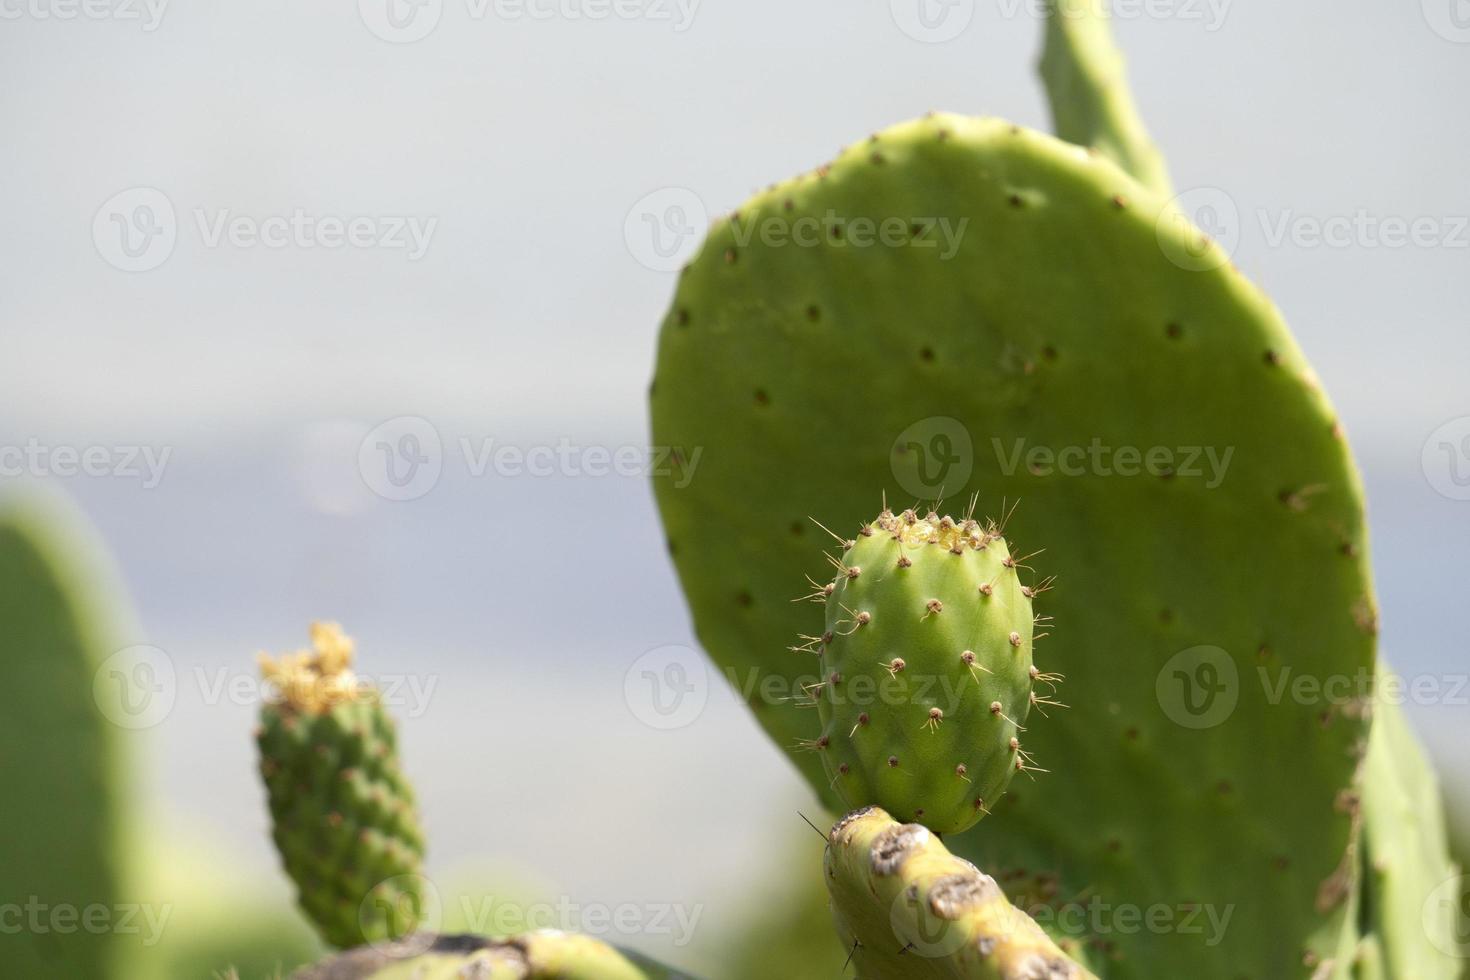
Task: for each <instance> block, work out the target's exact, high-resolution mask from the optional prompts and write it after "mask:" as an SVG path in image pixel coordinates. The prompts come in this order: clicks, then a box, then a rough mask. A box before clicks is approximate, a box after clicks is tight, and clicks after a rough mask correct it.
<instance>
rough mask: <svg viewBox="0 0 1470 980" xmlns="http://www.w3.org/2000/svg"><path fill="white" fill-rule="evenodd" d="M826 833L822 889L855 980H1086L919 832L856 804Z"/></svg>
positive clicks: (966, 866)
mask: <svg viewBox="0 0 1470 980" xmlns="http://www.w3.org/2000/svg"><path fill="white" fill-rule="evenodd" d="M827 836H828V842H829V843H828V845H827V849H826V855H825V859H824V862H823V863H824V866H825V869H826V880H827V890H828V892H829V893H830V894H831V896H832V913H833V917H834V919H835V920H836V923H837V932H838V934H839V935H840V936H841V937H842V938H843V941H844V942H846V943H847V944H848V946H849V947H850V948H851V950H852V962H853V964H854V965H855V966H856V968H857V977H858V980H921V978H925V977H933V978H936V980H938V978H953V980H1089V978H1090V980H1096V978H1095V977H1094V976H1093V974H1092V973H1090V972H1089V971H1088V970H1087V969H1086V968H1085V967H1083V966H1082V965H1081V964H1080V963H1078V962H1077V961H1076V960H1074V959H1073V958H1072V957H1071V956H1069V955H1068V953H1067V952H1065V951H1064V950H1063V949H1062V947H1060V946H1059V945H1058V944H1057V943H1055V942H1054V941H1053V940H1052V939H1051V937H1050V936H1048V935H1047V934H1046V932H1045V931H1044V930H1043V929H1042V928H1041V927H1040V926H1039V925H1037V924H1036V923H1035V922H1034V921H1033V920H1032V919H1031V918H1030V916H1028V915H1027V914H1026V913H1025V912H1024V911H1022V910H1021V909H1018V908H1016V907H1015V906H1014V905H1012V904H1011V903H1010V902H1009V901H1007V900H1006V897H1005V895H1004V894H1003V893H1002V892H1001V890H1000V886H999V885H997V884H996V883H995V880H994V879H993V878H991V877H990V876H988V875H985V874H982V873H981V872H980V871H979V870H977V869H976V868H975V866H974V865H973V864H971V863H970V862H968V861H965V860H963V859H961V858H958V857H955V856H954V855H952V854H950V853H949V851H948V850H946V849H945V846H944V845H943V844H942V843H941V842H940V841H939V838H938V837H937V836H936V835H935V834H933V833H931V832H930V830H929V829H928V828H927V827H924V826H923V825H921V824H916V823H909V824H903V823H898V822H897V821H895V820H894V819H893V818H892V817H891V816H889V815H888V814H887V813H885V812H884V811H883V810H882V809H880V808H878V807H865V808H863V809H861V810H856V811H854V812H852V813H849V814H848V815H847V816H845V817H843V818H842V819H841V820H839V821H838V822H837V823H836V824H835V825H834V826H833V827H832V830H831V832H830V833H829V834H828V835H827Z"/></svg>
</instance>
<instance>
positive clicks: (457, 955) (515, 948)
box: [293, 930, 691, 980]
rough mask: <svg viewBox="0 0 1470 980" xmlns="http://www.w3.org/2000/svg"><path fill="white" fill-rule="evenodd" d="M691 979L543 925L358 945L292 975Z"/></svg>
mask: <svg viewBox="0 0 1470 980" xmlns="http://www.w3.org/2000/svg"><path fill="white" fill-rule="evenodd" d="M471 977H473V978H475V980H691V978H688V977H686V976H685V975H684V974H682V973H679V972H678V971H676V970H671V969H669V968H668V967H665V966H661V965H659V964H657V963H654V962H653V961H652V960H649V959H646V958H645V957H642V956H638V955H636V954H634V953H629V952H626V951H623V950H619V949H617V948H615V947H613V946H609V945H608V944H607V943H604V942H602V941H601V940H598V939H593V938H591V937H590V936H582V935H577V934H574V933H565V932H558V931H555V930H541V931H538V932H530V933H526V934H525V935H523V936H517V937H515V938H512V939H506V940H493V939H486V938H483V937H480V936H430V935H425V934H419V935H415V936H411V937H409V938H408V939H406V940H404V941H403V942H401V943H382V944H379V945H376V946H373V947H366V948H363V949H355V950H352V951H350V952H347V953H342V954H340V955H338V956H335V957H332V958H331V959H328V960H325V961H323V962H322V963H319V964H317V965H316V966H311V967H306V968H304V969H302V970H298V971H297V972H296V973H295V974H294V975H293V980H466V978H471Z"/></svg>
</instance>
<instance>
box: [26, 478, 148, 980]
mask: <svg viewBox="0 0 1470 980" xmlns="http://www.w3.org/2000/svg"><path fill="white" fill-rule="evenodd" d="M89 538H90V535H87V534H86V533H85V532H84V531H83V530H82V523H81V521H80V520H79V519H77V518H75V517H73V516H72V515H71V514H70V513H67V509H65V508H63V505H61V504H60V503H55V504H53V503H51V502H50V501H45V502H43V501H41V500H26V501H15V502H8V503H7V504H6V506H5V509H4V512H3V513H0V689H3V690H4V691H5V707H4V709H3V710H0V747H3V748H0V782H3V785H5V786H7V787H9V788H10V789H9V791H7V792H6V794H5V802H4V804H3V806H0V826H3V832H0V900H3V901H4V902H7V903H10V902H14V903H17V906H16V907H17V908H21V911H22V915H21V916H19V917H12V918H10V919H8V920H7V922H6V923H5V925H6V928H0V976H5V977H41V976H45V977H56V978H60V980H84V978H85V980H95V978H111V977H122V976H126V975H127V974H128V969H127V968H126V967H124V965H123V963H122V960H123V957H124V950H123V946H124V944H125V943H127V941H128V940H127V937H125V936H123V935H122V934H121V933H120V932H119V931H117V930H96V929H76V928H73V929H70V930H68V933H67V934H66V935H60V934H58V932H57V931H56V930H52V929H50V928H46V927H45V924H47V923H49V922H51V921H52V918H51V914H52V910H56V909H63V910H64V909H71V910H72V912H73V913H74V914H75V915H80V914H81V913H82V912H83V911H84V910H90V909H94V908H105V909H107V910H108V912H109V913H110V914H111V913H112V912H114V911H115V910H116V909H117V908H118V905H119V903H120V902H121V901H123V899H124V897H126V898H127V900H129V901H131V900H133V899H134V898H136V897H138V896H135V895H126V896H125V892H126V891H127V886H126V884H125V882H126V881H127V878H128V875H127V873H126V869H125V868H124V867H123V866H122V863H121V856H122V853H123V841H124V839H125V836H126V828H125V827H124V826H123V812H124V805H123V804H124V788H123V785H122V779H121V778H120V768H121V764H122V758H121V757H122V746H121V744H120V740H119V739H118V737H117V736H118V733H119V731H120V729H118V728H117V727H115V726H114V725H113V723H112V721H111V720H110V719H109V718H108V717H106V716H105V714H104V712H103V711H99V707H100V704H99V701H97V700H94V696H95V697H99V698H103V699H107V698H109V697H110V696H111V694H112V693H113V691H112V689H110V688H109V687H108V685H109V684H110V683H111V681H112V679H111V678H109V677H108V676H107V670H108V668H107V667H106V666H105V661H106V659H107V657H108V656H109V654H111V653H112V652H113V651H114V650H116V649H117V648H118V647H119V646H120V644H119V643H118V636H117V635H116V633H115V631H116V630H118V629H119V628H120V627H121V625H122V624H121V623H119V622H118V621H117V620H118V619H119V618H120V617H119V616H118V615H117V614H116V612H117V611H116V610H113V609H109V608H107V607H106V606H105V605H104V604H103V599H104V597H105V596H107V595H109V594H111V592H112V589H111V588H110V586H111V582H110V579H111V575H110V574H109V567H108V565H109V563H108V562H107V561H105V560H104V559H103V557H102V553H101V549H100V548H98V547H97V546H96V545H95V544H94V543H93V542H92V541H91V540H90V539H89ZM123 680H124V681H126V680H127V678H124V679H123ZM96 685H100V686H101V689H100V690H98V689H97V687H96ZM94 692H96V693H95V695H94ZM26 905H30V906H32V907H33V908H34V909H36V912H35V913H34V914H35V915H37V916H39V917H40V918H39V921H40V922H41V923H42V924H43V927H41V928H37V927H35V926H32V925H30V923H29V922H28V921H27V917H28V916H30V915H31V913H27V912H24V908H23V907H24V906H26ZM33 921H34V920H33ZM17 924H19V925H20V928H18V929H17V928H11V927H12V926H15V925H17ZM73 924H75V920H73Z"/></svg>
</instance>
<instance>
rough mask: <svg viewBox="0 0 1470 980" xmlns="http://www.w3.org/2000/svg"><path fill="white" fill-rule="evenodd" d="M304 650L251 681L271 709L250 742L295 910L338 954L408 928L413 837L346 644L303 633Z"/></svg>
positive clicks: (415, 851)
mask: <svg viewBox="0 0 1470 980" xmlns="http://www.w3.org/2000/svg"><path fill="white" fill-rule="evenodd" d="M311 641H312V649H311V650H303V651H300V652H298V653H295V654H288V655H286V656H283V657H281V658H280V659H279V660H274V659H272V658H270V657H268V656H266V655H264V654H262V655H261V657H260V662H261V671H262V673H263V674H264V675H265V678H266V679H267V680H268V681H270V682H271V684H272V685H273V687H274V688H275V689H276V690H277V691H278V692H279V695H280V697H279V700H276V701H273V702H270V703H267V704H266V705H265V706H264V707H263V708H262V709H261V715H260V728H259V730H258V731H257V733H256V740H257V743H258V745H259V748H260V773H261V777H262V778H263V779H264V781H265V786H266V791H267V795H268V797H269V802H270V810H271V817H272V820H273V823H274V826H273V832H272V836H273V838H274V840H275V843H276V849H277V851H278V852H279V853H280V855H281V862H282V864H283V865H284V866H285V869H286V873H287V874H289V875H290V876H291V879H292V880H293V881H294V882H295V883H296V888H297V894H298V897H299V899H300V903H301V907H302V909H303V910H304V911H305V912H306V914H307V916H308V917H310V919H311V920H312V922H313V923H315V925H316V927H317V929H318V931H319V932H321V934H322V937H323V938H324V939H325V940H326V941H327V942H329V943H331V944H332V945H334V946H338V947H347V946H356V945H358V944H361V943H368V942H380V941H383V940H389V939H396V938H398V937H400V936H403V935H406V934H407V933H409V932H411V931H412V930H413V928H414V926H415V924H416V923H417V921H418V918H419V914H420V911H421V903H422V900H423V896H422V894H421V890H422V884H423V878H422V877H421V876H420V874H419V871H420V866H421V863H422V860H423V853H424V838H423V833H422V831H421V830H420V828H419V821H418V814H417V812H416V810H415V808H414V798H413V790H412V788H411V787H410V786H409V784H408V780H407V779H406V778H405V777H404V775H403V773H402V772H401V771H400V769H399V765H398V746H397V735H396V733H395V729H394V726H393V719H392V718H390V717H389V716H388V713H387V710H386V709H385V708H384V707H383V705H382V703H381V701H380V698H379V695H378V693H377V691H376V690H375V689H373V688H372V687H371V686H370V685H367V684H364V683H362V682H360V681H359V680H358V678H357V677H356V676H355V675H354V674H353V673H352V670H351V664H352V654H353V646H352V641H351V640H350V639H348V638H347V637H346V636H344V635H343V633H342V631H341V629H340V628H339V627H338V626H337V625H336V624H334V623H316V624H313V625H312V627H311Z"/></svg>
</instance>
